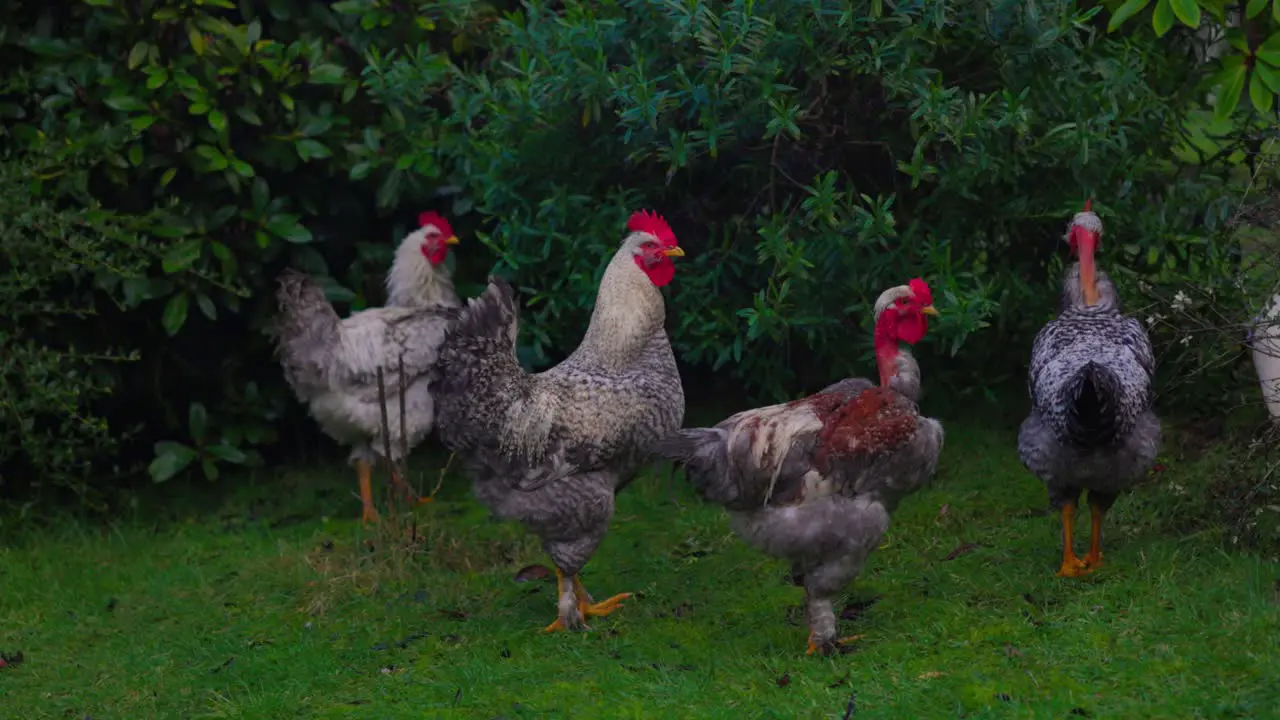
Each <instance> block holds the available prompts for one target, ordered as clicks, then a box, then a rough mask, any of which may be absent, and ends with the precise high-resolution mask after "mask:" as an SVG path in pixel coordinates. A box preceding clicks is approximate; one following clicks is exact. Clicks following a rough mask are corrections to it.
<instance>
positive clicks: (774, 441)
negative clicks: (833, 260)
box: [658, 279, 943, 654]
mask: <svg viewBox="0 0 1280 720" xmlns="http://www.w3.org/2000/svg"><path fill="white" fill-rule="evenodd" d="M932 302H933V300H932V294H931V293H930V292H929V287H928V285H926V284H925V282H924V281H923V280H920V279H916V280H912V281H911V282H910V283H909V284H908V285H902V286H899V287H895V288H890V289H889V290H886V291H885V292H884V293H882V294H881V295H880V298H879V299H878V300H877V301H876V304H875V311H874V317H875V321H876V325H875V353H876V364H877V365H878V366H879V368H880V385H879V386H877V385H875V384H874V383H872V382H870V381H869V380H864V379H862V378H849V379H847V380H842V381H840V382H838V383H836V384H834V385H832V386H830V387H828V388H826V389H824V390H822V391H821V392H818V393H815V394H813V395H810V396H809V397H807V398H804V399H802V400H796V401H794V402H789V403H783V404H781V405H772V406H769V407H763V408H756V409H754V410H746V411H744V412H740V413H738V414H737V415H734V416H732V417H730V418H728V419H726V420H724V421H723V422H721V423H720V424H718V425H716V426H715V427H711V428H688V429H685V430H680V431H678V432H676V433H674V434H673V435H671V436H670V437H668V438H667V439H665V440H663V441H662V442H661V443H659V445H658V452H659V453H661V454H662V455H664V456H666V457H668V458H671V459H672V460H676V461H677V462H681V463H683V464H684V466H685V474H686V475H687V476H688V477H689V480H690V481H691V482H692V483H693V485H694V487H696V488H697V490H698V492H699V493H700V494H701V495H702V496H703V498H705V499H706V500H709V501H710V502H714V503H716V504H718V505H723V506H724V507H725V508H726V509H727V510H729V516H730V519H731V523H732V525H733V529H734V531H735V532H737V534H738V535H739V536H740V537H742V538H743V539H744V540H746V541H747V542H748V543H749V544H751V545H752V546H754V547H755V548H757V549H759V550H761V551H763V552H765V553H767V554H769V555H773V556H775V557H781V558H786V559H788V560H790V561H791V562H792V576H793V577H794V578H795V579H796V582H797V584H803V585H804V589H805V617H806V618H807V620H808V623H809V649H808V652H809V653H814V652H819V651H820V652H822V653H824V654H826V653H828V652H830V651H832V650H834V649H835V648H836V647H837V646H838V645H840V644H842V643H845V642H848V641H850V640H853V639H856V638H844V639H839V640H838V639H837V638H836V635H837V633H836V616H835V612H834V609H833V607H832V600H833V599H834V597H835V596H836V595H837V594H838V593H839V592H840V591H841V590H843V589H844V586H845V585H846V584H847V583H848V582H849V581H850V580H852V579H853V578H854V577H856V576H857V575H858V573H859V572H860V571H861V570H862V566H863V564H864V563H866V561H867V558H868V556H870V555H871V552H872V551H873V550H875V549H876V547H877V546H878V545H879V544H880V540H881V538H883V537H884V534H885V532H886V531H887V530H888V529H889V517H890V515H891V514H892V513H893V511H894V509H896V508H897V506H898V502H899V501H900V500H901V499H902V498H903V497H905V496H906V495H908V494H910V493H912V492H914V491H915V490H917V489H919V488H920V487H921V486H922V485H923V484H924V483H925V482H926V481H927V480H928V479H929V478H930V477H932V476H933V474H934V472H936V470H937V468H938V455H939V453H941V451H942V443H943V431H942V425H941V423H939V422H938V421H937V420H934V419H932V418H927V417H923V416H921V415H920V413H919V412H918V411H917V409H916V401H917V400H918V399H919V397H920V368H919V366H918V365H917V364H916V362H915V359H914V358H912V357H911V353H910V352H909V351H907V350H906V349H904V348H901V347H900V343H906V344H908V345H913V344H915V343H917V342H919V341H920V340H921V339H923V338H924V334H925V330H926V329H927V321H926V320H925V316H926V315H933V314H936V311H935V310H934V309H933V304H932Z"/></svg>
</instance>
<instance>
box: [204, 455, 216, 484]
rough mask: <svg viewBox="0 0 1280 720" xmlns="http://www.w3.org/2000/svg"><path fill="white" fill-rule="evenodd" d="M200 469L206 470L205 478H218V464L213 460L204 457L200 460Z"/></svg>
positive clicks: (212, 479) (209, 479) (210, 480)
mask: <svg viewBox="0 0 1280 720" xmlns="http://www.w3.org/2000/svg"><path fill="white" fill-rule="evenodd" d="M200 469H201V470H203V471H204V479H205V480H208V481H209V482H213V481H214V480H217V479H218V466H217V465H215V464H214V463H213V461H212V460H209V459H207V458H206V459H204V460H201V461H200Z"/></svg>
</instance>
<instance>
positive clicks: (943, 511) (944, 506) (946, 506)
mask: <svg viewBox="0 0 1280 720" xmlns="http://www.w3.org/2000/svg"><path fill="white" fill-rule="evenodd" d="M950 509H951V503H943V504H942V507H940V508H938V519H939V520H941V519H942V518H944V517H946V516H947V511H948V510H950Z"/></svg>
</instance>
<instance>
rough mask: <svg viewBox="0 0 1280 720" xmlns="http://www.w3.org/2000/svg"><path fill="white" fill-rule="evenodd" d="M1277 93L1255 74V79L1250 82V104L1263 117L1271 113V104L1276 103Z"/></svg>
mask: <svg viewBox="0 0 1280 720" xmlns="http://www.w3.org/2000/svg"><path fill="white" fill-rule="evenodd" d="M1275 98H1276V96H1275V93H1273V92H1272V91H1271V88H1269V87H1267V86H1266V83H1265V82H1264V81H1263V80H1262V78H1261V77H1260V76H1259V75H1258V73H1257V72H1255V73H1254V74H1253V78H1252V79H1250V80H1249V102H1251V103H1253V107H1254V108H1255V109H1256V110H1257V111H1258V112H1259V113H1262V114H1263V115H1266V114H1267V113H1269V112H1271V104H1272V103H1273V102H1275Z"/></svg>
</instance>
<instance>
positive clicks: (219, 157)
mask: <svg viewBox="0 0 1280 720" xmlns="http://www.w3.org/2000/svg"><path fill="white" fill-rule="evenodd" d="M196 154H197V155H199V156H200V157H202V158H204V159H205V161H206V162H208V163H209V165H208V169H209V170H210V171H217V170H226V169H227V165H229V164H230V162H228V160H227V156H226V155H223V154H222V151H221V150H219V149H218V148H216V147H214V146H212V145H197V146H196Z"/></svg>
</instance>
